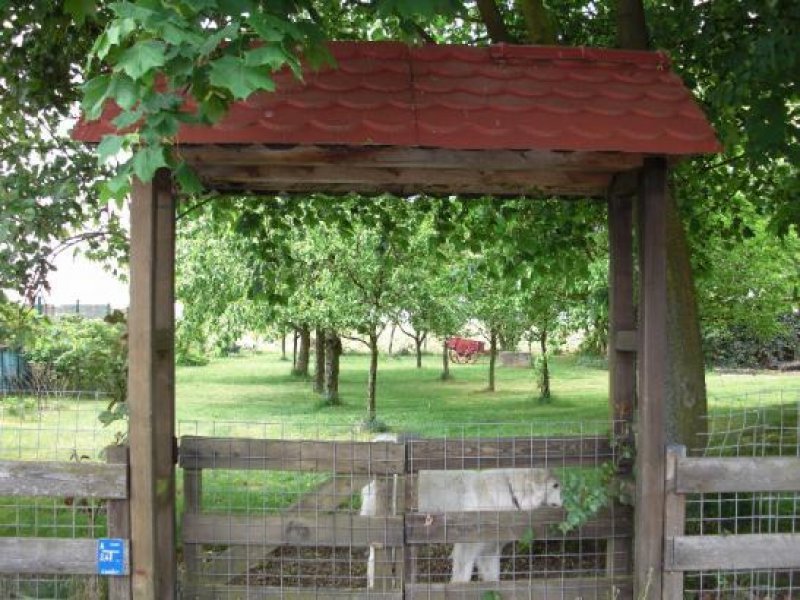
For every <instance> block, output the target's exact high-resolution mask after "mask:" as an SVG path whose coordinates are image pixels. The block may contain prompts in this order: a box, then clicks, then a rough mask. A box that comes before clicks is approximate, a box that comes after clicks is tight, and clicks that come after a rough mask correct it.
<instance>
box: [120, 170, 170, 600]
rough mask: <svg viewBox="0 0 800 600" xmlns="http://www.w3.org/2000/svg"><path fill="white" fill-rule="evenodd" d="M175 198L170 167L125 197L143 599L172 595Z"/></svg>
mask: <svg viewBox="0 0 800 600" xmlns="http://www.w3.org/2000/svg"><path fill="white" fill-rule="evenodd" d="M174 264H175V199H174V197H173V194H172V181H171V176H170V173H169V171H168V170H166V169H161V170H159V171H158V172H157V173H156V175H155V177H154V178H153V181H152V182H149V183H142V182H141V181H138V180H134V183H133V193H132V198H131V281H130V289H131V305H130V319H129V325H128V327H129V340H130V341H129V355H128V396H129V408H130V433H129V439H130V447H131V453H130V469H131V480H130V483H131V497H130V501H131V576H132V587H133V595H134V597H135V598H137V600H138V599H142V600H163V599H164V598H174V597H175V592H176V560H175V438H174V436H175V367H174V364H175V361H174V339H175V331H174V327H175V326H174V304H175V293H174V280H175V277H174Z"/></svg>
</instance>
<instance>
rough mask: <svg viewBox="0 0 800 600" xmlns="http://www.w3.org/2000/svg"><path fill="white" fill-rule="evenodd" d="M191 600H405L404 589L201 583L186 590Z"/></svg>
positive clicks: (187, 596)
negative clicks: (244, 599) (395, 590)
mask: <svg viewBox="0 0 800 600" xmlns="http://www.w3.org/2000/svg"><path fill="white" fill-rule="evenodd" d="M182 597H183V598H186V599H187V600H188V599H191V600H217V599H219V600H230V599H232V598H237V599H238V598H247V600H403V594H402V592H389V593H386V592H374V591H367V590H365V589H353V590H347V589H336V588H290V587H258V586H252V585H247V586H245V585H198V584H197V583H196V582H192V583H190V584H189V585H188V586H186V587H185V588H184V589H183V596H182Z"/></svg>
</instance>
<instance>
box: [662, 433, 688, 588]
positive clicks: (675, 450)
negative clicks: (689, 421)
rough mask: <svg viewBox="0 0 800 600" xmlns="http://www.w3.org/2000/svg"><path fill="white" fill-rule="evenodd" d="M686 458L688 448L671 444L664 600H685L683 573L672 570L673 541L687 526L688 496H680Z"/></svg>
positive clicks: (666, 472) (665, 516)
mask: <svg viewBox="0 0 800 600" xmlns="http://www.w3.org/2000/svg"><path fill="white" fill-rule="evenodd" d="M685 457H686V446H679V445H677V444H671V445H669V446H668V447H667V464H666V470H665V476H666V482H665V483H666V486H665V497H664V579H663V584H662V585H663V587H662V598H663V599H664V600H682V599H683V571H674V570H672V565H673V552H672V540H673V538H674V537H675V536H678V535H683V534H684V533H685V526H686V496H685V495H684V494H678V493H677V491H676V489H677V487H676V483H677V480H678V460H680V459H681V458H685Z"/></svg>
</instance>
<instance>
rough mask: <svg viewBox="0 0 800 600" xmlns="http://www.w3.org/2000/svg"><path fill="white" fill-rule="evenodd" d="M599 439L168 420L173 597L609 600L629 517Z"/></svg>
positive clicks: (512, 430)
mask: <svg viewBox="0 0 800 600" xmlns="http://www.w3.org/2000/svg"><path fill="white" fill-rule="evenodd" d="M609 428H610V424H609V422H608V421H605V422H602V423H584V424H576V423H553V422H540V423H536V424H520V423H508V424H498V423H486V424H469V425H454V424H446V425H442V426H438V427H437V426H435V425H431V427H430V430H428V431H417V432H414V433H413V434H403V435H392V434H380V435H378V436H375V435H373V434H369V433H360V432H357V431H354V430H353V429H351V428H348V427H339V428H336V427H330V426H328V425H324V424H323V425H320V426H318V427H308V426H301V427H298V428H295V427H288V426H286V425H284V424H280V423H241V422H227V423H219V422H216V423H200V422H182V423H180V425H179V433H180V436H181V449H180V466H181V468H182V480H183V502H184V507H183V518H182V539H183V548H184V562H185V577H184V586H183V589H184V593H185V594H187V596H188V597H198V598H205V597H214V598H224V597H259V598H260V597H268V596H269V597H282V598H290V597H294V596H303V597H309V596H310V595H315V596H318V595H327V594H333V595H336V594H339V595H341V594H348V595H350V596H351V597H360V596H364V595H368V596H369V597H377V596H381V595H391V596H392V597H393V598H394V597H399V595H400V594H403V593H404V594H406V595H408V594H411V595H417V596H420V595H426V594H427V595H442V594H446V595H448V596H451V595H453V594H456V595H465V594H466V595H467V596H470V597H475V598H477V597H479V596H480V597H485V594H486V593H491V592H492V590H491V589H490V588H491V587H492V586H493V585H494V586H504V589H505V588H508V589H509V590H511V591H510V592H508V593H512V592H513V593H512V596H518V595H522V591H523V589H528V594H527V595H526V597H534V596H536V597H538V596H537V594H539V592H541V593H542V594H543V595H542V596H541V597H547V595H551V596H556V595H559V596H560V594H561V593H563V590H564V589H569V588H570V586H573V587H575V586H577V587H575V589H580V590H582V591H583V592H586V593H583V594H582V595H584V596H585V597H600V596H602V597H609V596H608V595H609V594H612V595H614V594H616V595H619V594H621V593H622V591H624V590H626V589H629V587H630V586H629V580H628V576H629V568H630V559H631V554H630V550H631V521H632V511H631V509H630V508H629V507H626V506H622V505H620V504H618V503H616V502H614V501H612V499H611V498H610V497H609V496H608V494H607V493H606V491H605V490H606V489H607V487H606V484H607V483H608V481H607V480H608V478H609V477H612V476H614V475H615V474H616V473H617V469H618V467H619V466H620V464H621V463H623V462H624V461H623V460H622V458H623V456H624V453H625V449H624V448H621V447H618V446H616V445H615V444H613V443H611V442H610V440H609V434H608V431H609ZM562 494H563V496H562ZM587 497H588V498H589V503H588V504H586V505H585V506H584V507H583V510H584V511H585V514H582V515H577V517H576V516H575V515H574V514H573V521H572V522H571V527H570V526H568V525H567V524H568V523H569V521H568V519H567V514H568V512H569V511H572V512H573V513H574V512H575V511H576V510H578V511H579V510H580V509H578V508H576V507H577V506H578V502H577V500H578V499H580V500H581V501H583V500H586V498H587ZM568 509H569V510H568ZM470 580H474V581H473V583H469V582H470ZM481 582H482V583H481ZM559 582H561V583H559ZM462 584H466V585H467V587H466V588H463V585H462ZM442 585H444V586H445V588H442V589H440V588H441V586H442ZM450 585H456V587H458V586H459V585H461V586H462V588H463V589H462V588H459V589H458V590H456V589H455V588H448V587H447V586H450ZM526 586H527V588H526ZM512 588H513V590H512ZM531 590H539V591H538V592H536V593H534V594H533V596H532V595H531V593H532V592H531ZM548 590H549V591H548ZM559 590H560V591H559ZM589 592H591V593H589ZM237 594H239V596H237ZM622 595H623V596H624V594H622Z"/></svg>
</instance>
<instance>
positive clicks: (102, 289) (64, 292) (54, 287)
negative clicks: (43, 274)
mask: <svg viewBox="0 0 800 600" xmlns="http://www.w3.org/2000/svg"><path fill="white" fill-rule="evenodd" d="M55 265H56V267H57V268H58V270H57V271H54V272H52V273H51V274H50V277H49V280H50V293H48V294H45V296H44V298H43V300H44V302H45V303H47V304H74V303H75V302H76V301H79V302H80V303H81V304H111V308H126V307H127V306H128V284H127V283H126V282H123V281H120V280H119V279H118V278H117V277H115V276H114V275H112V274H111V273H109V272H108V271H106V270H105V269H104V268H103V266H102V265H101V264H100V263H98V262H94V261H90V260H88V259H87V258H86V257H84V256H81V255H77V256H73V254H72V253H71V252H65V253H63V254H61V255H60V256H58V258H56V261H55Z"/></svg>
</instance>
